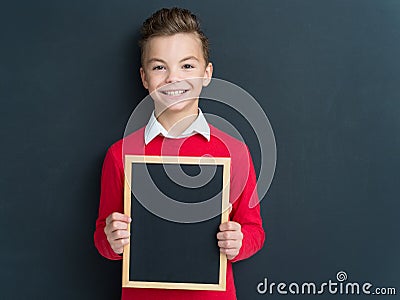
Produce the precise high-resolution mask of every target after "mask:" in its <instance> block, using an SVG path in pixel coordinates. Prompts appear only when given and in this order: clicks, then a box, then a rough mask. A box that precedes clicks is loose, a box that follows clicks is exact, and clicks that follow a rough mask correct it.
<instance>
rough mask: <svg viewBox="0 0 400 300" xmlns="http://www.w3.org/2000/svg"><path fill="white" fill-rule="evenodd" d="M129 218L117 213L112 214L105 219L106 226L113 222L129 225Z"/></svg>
mask: <svg viewBox="0 0 400 300" xmlns="http://www.w3.org/2000/svg"><path fill="white" fill-rule="evenodd" d="M131 220H132V219H131V218H130V217H129V216H127V215H124V214H121V213H118V212H113V213H112V214H110V215H109V216H108V217H107V219H106V224H110V223H111V222H113V221H121V222H125V223H129V222H131Z"/></svg>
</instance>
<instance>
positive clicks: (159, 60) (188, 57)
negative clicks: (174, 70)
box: [147, 56, 199, 64]
mask: <svg viewBox="0 0 400 300" xmlns="http://www.w3.org/2000/svg"><path fill="white" fill-rule="evenodd" d="M191 59H194V60H196V61H199V59H198V58H197V57H196V56H187V57H185V58H182V59H181V60H180V61H179V62H180V63H181V62H184V61H187V60H191ZM152 62H161V63H164V64H166V62H165V61H164V60H162V59H161V58H150V59H149V60H147V63H152Z"/></svg>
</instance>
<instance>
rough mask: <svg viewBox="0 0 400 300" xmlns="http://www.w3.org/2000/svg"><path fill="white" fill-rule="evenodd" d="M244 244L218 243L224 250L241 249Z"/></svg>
mask: <svg viewBox="0 0 400 300" xmlns="http://www.w3.org/2000/svg"><path fill="white" fill-rule="evenodd" d="M241 246H242V242H241V241H239V240H235V241H232V240H228V241H218V247H220V248H223V249H240V247H241Z"/></svg>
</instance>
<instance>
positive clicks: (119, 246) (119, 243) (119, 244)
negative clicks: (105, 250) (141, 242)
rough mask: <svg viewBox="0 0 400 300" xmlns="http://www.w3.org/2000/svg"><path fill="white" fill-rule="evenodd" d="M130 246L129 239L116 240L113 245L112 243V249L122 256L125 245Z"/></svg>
mask: <svg viewBox="0 0 400 300" xmlns="http://www.w3.org/2000/svg"><path fill="white" fill-rule="evenodd" d="M128 244H129V239H120V240H116V241H114V242H113V243H110V245H111V248H112V249H113V251H114V252H115V253H117V254H121V253H122V252H123V251H124V247H125V245H128Z"/></svg>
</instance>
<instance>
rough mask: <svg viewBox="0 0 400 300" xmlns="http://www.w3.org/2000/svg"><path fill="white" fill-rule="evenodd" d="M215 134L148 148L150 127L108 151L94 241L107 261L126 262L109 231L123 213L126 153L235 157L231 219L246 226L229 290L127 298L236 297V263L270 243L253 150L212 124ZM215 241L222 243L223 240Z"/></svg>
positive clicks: (128, 291) (130, 292)
mask: <svg viewBox="0 0 400 300" xmlns="http://www.w3.org/2000/svg"><path fill="white" fill-rule="evenodd" d="M210 131H211V132H210V133H211V137H210V141H207V139H205V138H204V137H203V136H201V135H200V134H195V135H193V136H190V137H187V138H181V139H169V138H164V137H162V136H157V137H156V138H155V139H154V140H152V141H151V142H150V143H149V144H147V145H145V144H144V128H141V129H139V130H138V131H136V132H134V133H132V134H130V135H129V136H127V137H126V138H124V139H122V140H119V141H118V142H116V143H115V144H113V145H112V146H111V147H110V148H109V149H108V152H107V154H106V157H105V160H104V164H103V171H102V176H101V195H100V207H99V216H98V219H97V221H96V231H95V233H94V242H95V245H96V247H97V249H98V251H99V252H100V254H101V255H103V256H104V257H106V258H108V259H112V260H120V259H122V257H121V256H120V255H118V254H116V253H115V252H114V251H113V250H112V249H111V246H110V244H109V243H108V241H107V238H106V235H105V233H104V227H105V219H106V218H107V217H108V216H109V215H110V214H111V213H113V212H121V213H123V194H124V167H123V157H124V155H125V154H134V155H169V156H177V155H179V156H203V155H207V156H213V157H231V178H230V187H231V190H230V202H231V203H232V212H231V213H230V216H229V219H230V220H232V221H235V222H238V223H240V224H241V226H242V233H243V243H242V247H241V249H240V252H239V254H238V255H237V256H236V257H235V258H234V259H233V260H228V265H227V275H226V276H227V278H226V291H225V292H221V291H190V290H167V289H165V290H164V289H142V288H123V289H122V300H131V299H138V300H153V299H154V300H180V299H182V300H183V299H185V300H186V299H190V300H211V299H218V300H224V299H226V300H228V299H229V300H233V299H236V290H235V285H234V279H233V272H232V262H235V261H238V260H242V259H245V258H248V257H250V256H251V255H253V254H254V253H256V252H257V251H258V250H259V249H260V248H261V247H262V246H263V244H264V240H265V233H264V230H263V228H262V221H261V216H260V207H259V205H258V204H257V205H256V206H254V205H252V204H254V203H258V196H257V193H256V192H254V193H253V191H255V188H256V176H255V172H254V167H253V162H252V160H251V157H250V153H249V150H248V148H247V146H246V145H245V144H244V143H242V142H240V141H239V140H237V139H235V138H233V137H231V136H229V135H228V134H226V133H224V132H222V131H220V130H219V129H217V128H215V127H213V126H212V125H210ZM249 204H250V205H249ZM253 206H254V207H253ZM251 207H252V208H251ZM132 222H134V220H133V221H132ZM215 242H216V243H217V240H216V241H215Z"/></svg>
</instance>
